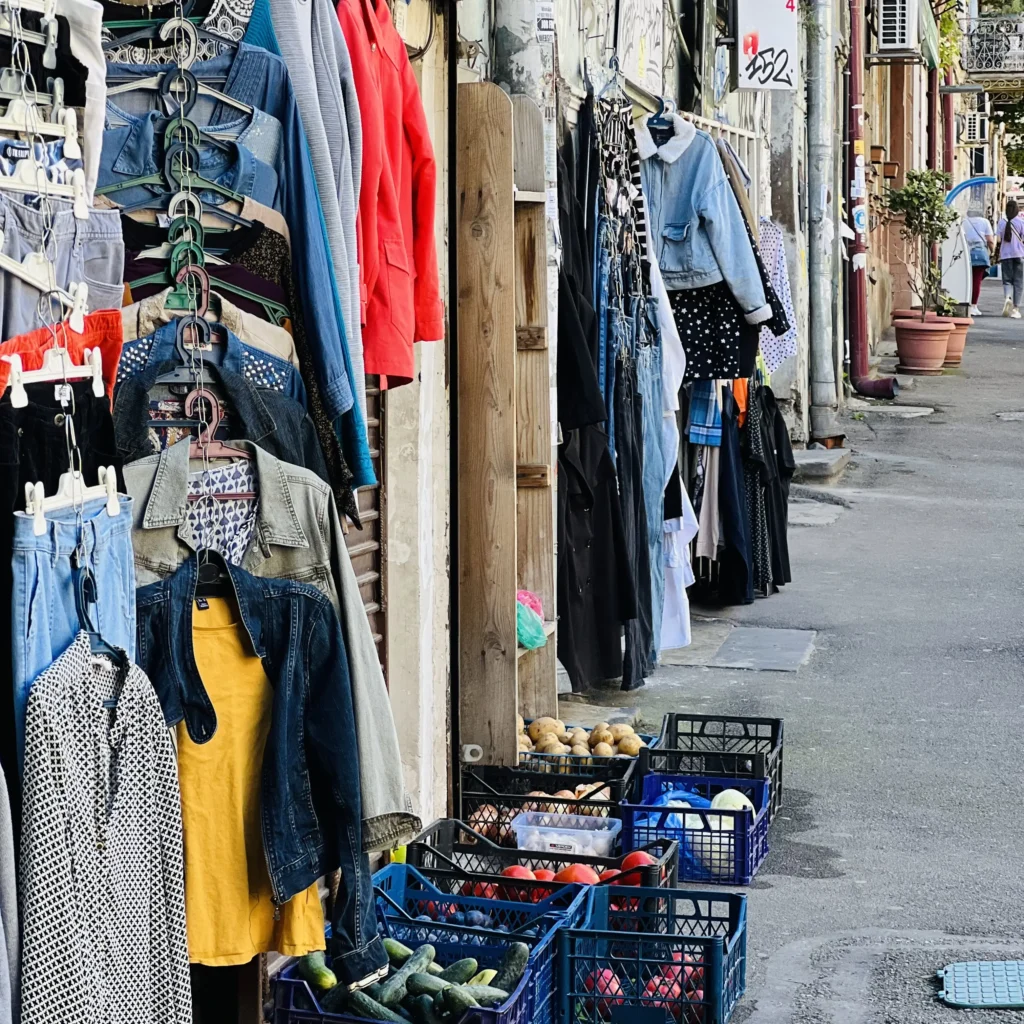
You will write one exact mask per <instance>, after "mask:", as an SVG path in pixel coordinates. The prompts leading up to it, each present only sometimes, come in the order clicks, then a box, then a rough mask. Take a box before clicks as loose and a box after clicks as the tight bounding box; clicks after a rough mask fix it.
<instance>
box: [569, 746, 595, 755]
mask: <svg viewBox="0 0 1024 1024" xmlns="http://www.w3.org/2000/svg"><path fill="white" fill-rule="evenodd" d="M569 753H570V754H575V755H576V756H577V757H582V756H583V755H584V754H589V753H590V747H589V746H588V745H587V744H586V743H574V744H573V745H572V746H571V747H570V748H569Z"/></svg>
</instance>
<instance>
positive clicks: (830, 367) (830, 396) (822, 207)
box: [807, 0, 842, 440]
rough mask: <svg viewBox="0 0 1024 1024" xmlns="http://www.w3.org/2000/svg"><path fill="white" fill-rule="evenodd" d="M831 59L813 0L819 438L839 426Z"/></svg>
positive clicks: (822, 14)
mask: <svg viewBox="0 0 1024 1024" xmlns="http://www.w3.org/2000/svg"><path fill="white" fill-rule="evenodd" d="M833 72H834V69H833V63H832V0H812V6H811V17H810V20H809V25H808V32H807V145H808V157H809V159H808V168H807V191H808V205H809V207H810V218H809V219H810V224H809V227H808V235H809V242H810V245H809V253H808V267H807V270H808V278H809V284H810V289H809V296H808V298H809V305H810V332H811V337H810V349H811V352H810V355H811V359H810V362H811V409H810V413H811V438H812V439H814V440H824V439H826V438H831V437H837V436H839V435H840V434H841V433H842V431H841V430H840V428H839V425H838V423H837V420H836V416H837V414H838V411H839V398H838V395H837V392H836V369H835V359H834V357H833V354H832V345H833V339H834V337H835V333H834V325H833V317H832V243H833V238H834V231H833V225H832V220H831V214H832V207H831V202H830V197H831V192H832V182H833V178H834V171H835V152H834V150H833V145H832V140H833V132H834V130H835V100H834V92H833V91H834V88H835V84H834V79H835V76H834V73H833Z"/></svg>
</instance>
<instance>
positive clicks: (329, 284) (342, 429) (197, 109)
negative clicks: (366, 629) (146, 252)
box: [100, 43, 376, 487]
mask: <svg viewBox="0 0 1024 1024" xmlns="http://www.w3.org/2000/svg"><path fill="white" fill-rule="evenodd" d="M108 70H109V72H110V74H111V75H117V76H128V75H131V76H136V77H138V78H145V77H147V76H149V75H155V74H161V73H163V72H165V71H166V70H167V69H166V66H165V65H158V64H152V65H146V64H111V65H109V68H108ZM192 72H193V74H195V75H196V77H198V78H199V79H203V78H214V77H222V78H224V84H223V85H222V86H219V89H220V90H221V91H222V92H224V93H225V94H226V95H228V96H231V97H232V98H233V99H236V100H239V101H241V102H243V103H247V104H249V105H250V106H252V107H256V108H258V109H259V110H262V111H264V112H265V113H267V114H270V115H271V116H272V117H274V118H276V119H277V120H278V121H279V122H280V123H281V129H282V145H281V151H280V154H279V158H278V163H277V165H275V170H276V171H277V175H278V185H279V187H278V195H279V206H278V208H279V209H280V210H281V212H282V213H283V214H284V217H285V220H286V221H287V223H288V228H289V231H290V233H291V240H292V262H293V267H294V271H295V281H296V285H297V288H298V292H299V299H300V301H301V303H302V312H303V316H304V321H305V327H306V333H307V336H308V338H309V343H310V349H311V352H312V356H313V362H314V367H313V369H314V371H315V372H316V375H317V380H318V381H319V384H320V390H321V392H322V394H323V399H324V404H325V406H326V407H327V411H328V413H329V415H330V416H331V418H332V419H334V420H336V421H338V426H339V435H340V437H341V441H342V447H343V450H344V453H345V459H346V461H347V462H348V465H349V467H350V469H351V470H352V473H353V476H354V485H355V486H356V487H363V486H368V485H371V484H373V483H375V482H376V476H375V474H374V471H373V463H372V461H371V459H370V450H369V445H368V443H367V439H366V425H365V423H364V422H363V418H362V414H361V412H360V410H359V406H358V405H357V404H356V403H355V400H354V396H353V391H352V384H351V375H352V369H351V361H350V359H349V353H348V345H347V343H346V339H345V327H344V321H343V320H342V315H341V302H340V300H339V298H338V288H337V282H336V281H335V279H334V271H333V267H332V264H331V258H330V250H329V248H328V244H327V235H326V230H325V228H324V224H323V215H322V213H321V209H320V197H319V195H318V193H317V189H316V182H315V179H314V177H313V168H312V161H311V160H310V156H309V149H308V146H307V145H306V136H305V133H304V131H303V128H302V122H301V121H300V119H299V113H298V107H297V106H296V103H295V96H294V93H293V90H292V86H291V79H290V78H289V76H288V69H287V67H286V66H285V64H284V61H283V60H282V59H281V58H280V57H278V56H276V55H275V54H272V53H270V52H269V51H267V50H264V49H260V48H258V47H253V46H248V45H246V44H245V43H240V44H239V46H238V49H237V51H236V52H234V53H230V52H228V53H225V54H223V55H221V56H218V57H215V58H213V59H212V60H208V61H198V62H197V63H195V64H194V65H193V66H192ZM117 99H118V103H119V104H120V111H121V112H129V113H134V114H144V113H147V112H149V111H150V110H151V109H152V108H153V107H154V105H155V104H156V102H157V94H156V93H155V92H150V91H147V90H139V91H138V92H129V93H121V94H119V95H118V97H117ZM236 115H237V111H236V110H234V109H233V108H231V107H229V106H227V105H225V104H221V103H219V102H218V101H216V100H215V99H212V98H210V97H206V96H200V97H198V98H197V99H196V102H195V105H194V106H193V107H192V109H191V110H190V112H189V117H190V119H191V120H192V121H193V122H194V123H195V124H197V125H200V126H203V125H210V124H215V123H216V124H219V123H222V122H225V121H227V120H229V119H230V118H234V117H236ZM106 150H107V143H106V139H104V157H105V156H106ZM103 162H105V159H104V161H103ZM107 183H108V182H106V181H104V180H103V168H102V166H101V170H100V184H101V185H103V184H107Z"/></svg>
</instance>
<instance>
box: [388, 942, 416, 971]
mask: <svg viewBox="0 0 1024 1024" xmlns="http://www.w3.org/2000/svg"><path fill="white" fill-rule="evenodd" d="M383 942H384V952H385V953H387V955H388V959H389V960H390V961H391V962H392V963H393V964H394V965H395V966H396V967H401V966H402V964H404V963H405V961H406V960H408V959H409V957H411V956H412V950H411V949H410V948H409V947H408V946H403V945H402V943H401V942H399V941H398V940H397V939H384V940H383Z"/></svg>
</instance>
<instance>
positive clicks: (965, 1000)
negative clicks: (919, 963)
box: [939, 960, 1024, 1010]
mask: <svg viewBox="0 0 1024 1024" xmlns="http://www.w3.org/2000/svg"><path fill="white" fill-rule="evenodd" d="M939 978H940V979H941V980H942V982H943V988H942V991H940V992H939V998H940V999H941V1000H942V1001H943V1002H945V1003H948V1004H949V1005H950V1006H964V1007H983V1006H987V1007H990V1008H992V1009H1000V1010H1017V1009H1024V960H968V961H963V962H961V963H956V964H950V965H949V966H948V967H944V968H943V969H942V970H941V971H939Z"/></svg>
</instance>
